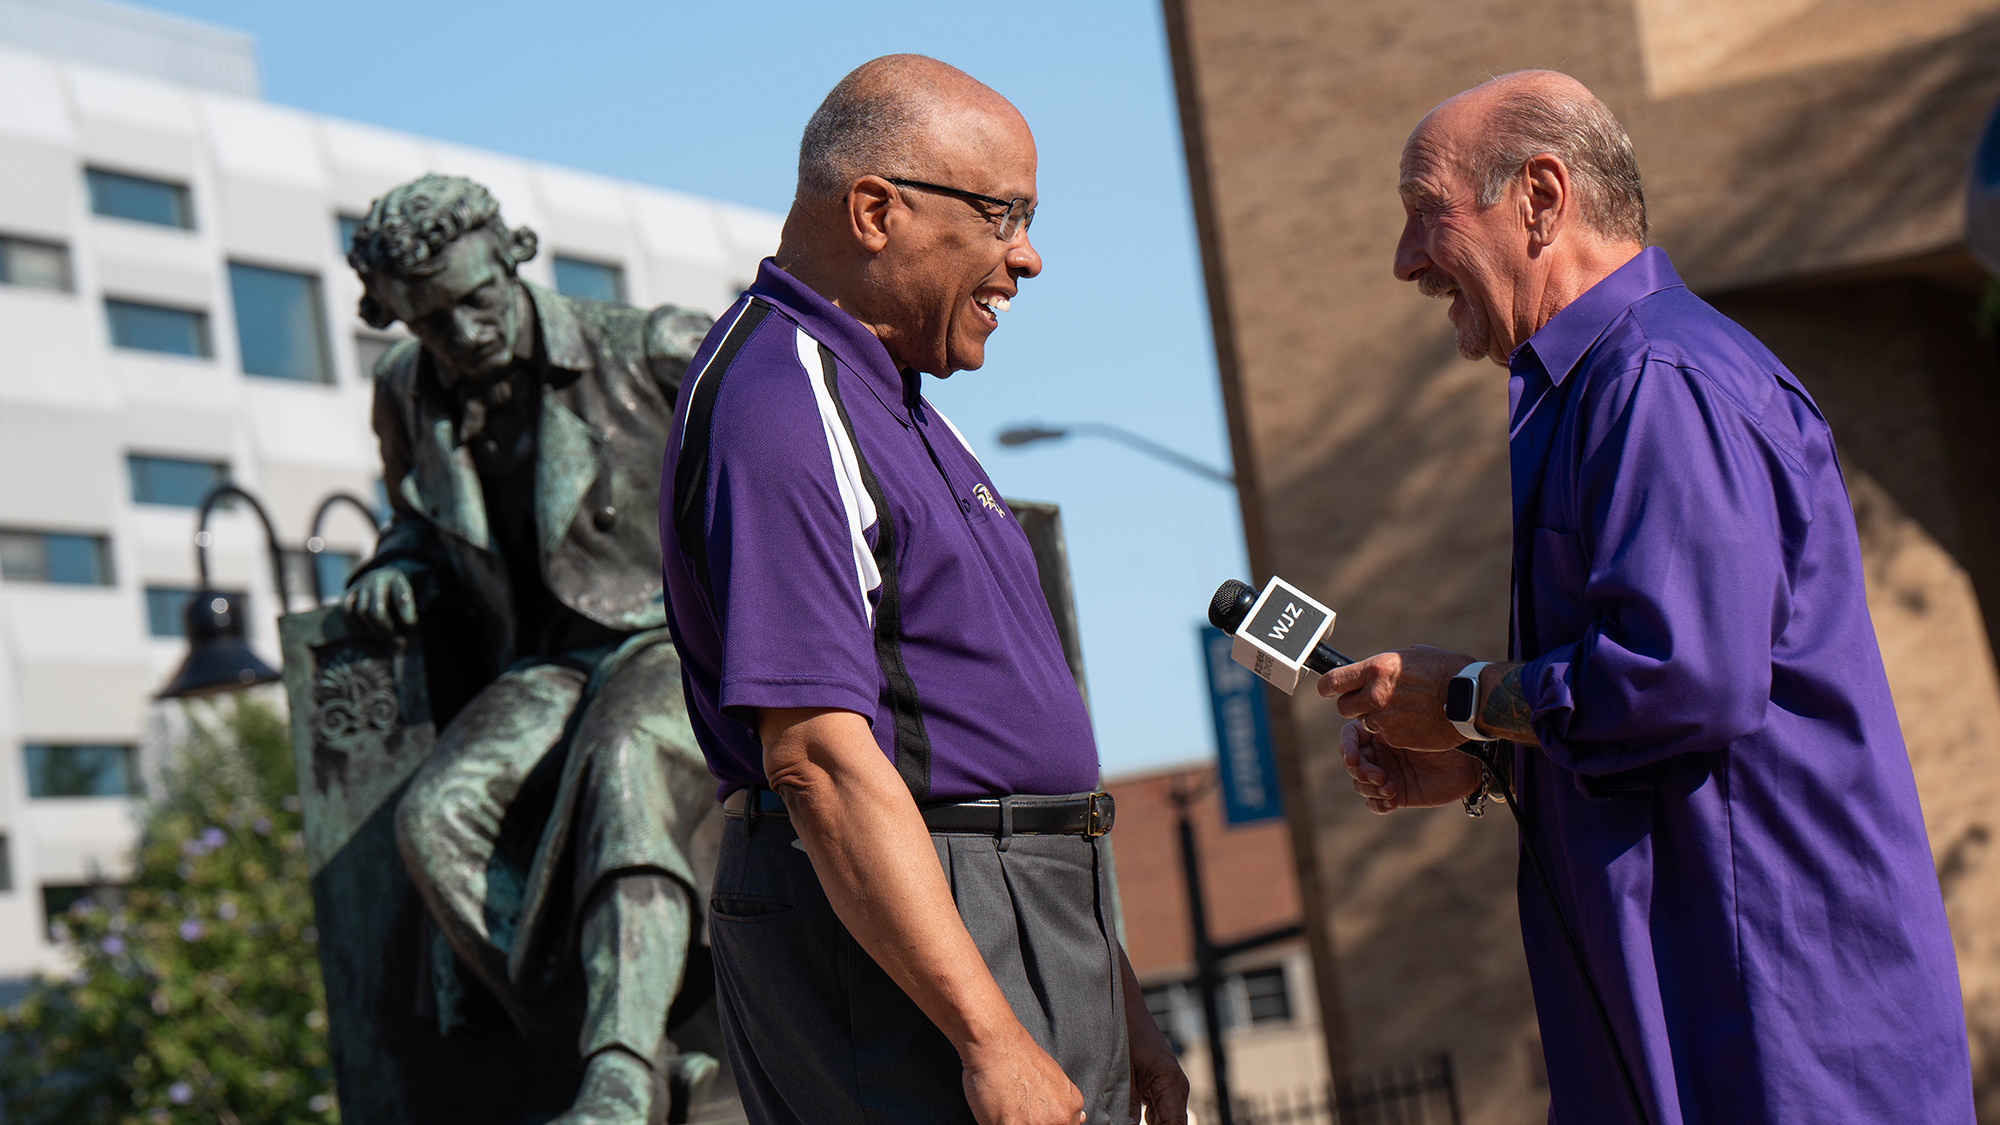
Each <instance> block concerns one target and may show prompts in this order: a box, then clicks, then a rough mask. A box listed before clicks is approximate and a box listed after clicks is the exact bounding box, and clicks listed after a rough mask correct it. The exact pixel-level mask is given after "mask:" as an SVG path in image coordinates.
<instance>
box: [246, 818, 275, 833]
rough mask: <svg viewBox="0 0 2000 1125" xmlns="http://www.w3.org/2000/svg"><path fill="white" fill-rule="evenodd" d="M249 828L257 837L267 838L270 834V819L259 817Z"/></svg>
mask: <svg viewBox="0 0 2000 1125" xmlns="http://www.w3.org/2000/svg"><path fill="white" fill-rule="evenodd" d="M250 828H251V830H252V831H254V832H255V833H257V835H259V836H269V835H270V834H271V818H270V817H268V816H260V817H258V818H257V819H256V820H253V821H251V822H250Z"/></svg>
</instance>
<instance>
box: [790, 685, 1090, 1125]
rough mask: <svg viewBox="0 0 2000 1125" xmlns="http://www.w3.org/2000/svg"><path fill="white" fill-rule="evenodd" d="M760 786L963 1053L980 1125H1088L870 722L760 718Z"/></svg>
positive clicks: (862, 929) (885, 963) (858, 934)
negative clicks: (958, 897) (957, 895)
mask: <svg viewBox="0 0 2000 1125" xmlns="http://www.w3.org/2000/svg"><path fill="white" fill-rule="evenodd" d="M757 729H758V734H759V736H760V737H761V739H762V741H763V743H764V775H765V777H766V778H768V779H769V780H770V783H771V788H772V789H774V790H776V791H777V792H778V793H779V794H780V795H782V796H783V797H784V800H785V807H786V809H787V810H789V811H790V812H791V816H792V827H793V828H794V829H795V830H797V832H798V834H799V842H800V844H801V845H803V850H804V851H805V853H806V858H807V859H809V860H811V861H812V866H813V873H814V874H816V875H818V876H819V882H820V886H821V887H823V888H825V890H826V897H827V901H828V902H829V903H830V904H831V905H832V906H833V912H834V913H835V914H837V915H839V916H840V920H841V922H842V923H843V924H844V925H846V927H847V930H848V932H849V933H851V934H853V935H854V940H855V941H856V942H858V943H860V945H861V948H862V949H864V950H866V951H867V952H868V955H869V956H870V957H873V958H874V959H875V963H876V964H878V965H880V966H882V971H883V972H885V973H887V974H889V979H891V980H893V981H895V982H896V985H897V987H899V988H901V989H902V990H903V992H904V993H905V994H906V995H908V996H909V998H910V999H911V1000H912V1001H914V1002H915V1003H916V1005H917V1007H918V1008H919V1009H921V1010H922V1011H923V1013H924V1015H926V1016H928V1017H930V1020H931V1022H932V1023H934V1024H936V1025H937V1027H938V1030H939V1031H942V1032H943V1033H944V1036H945V1038H946V1039H949V1040H950V1041H951V1045H952V1046H953V1047H954V1048H956V1049H957V1051H958V1057H959V1061H960V1063H961V1064H962V1065H963V1066H964V1068H965V1071H964V1076H963V1082H964V1087H965V1100H966V1102H967V1104H969V1105H970V1106H971V1107H972V1116H973V1118H974V1119H975V1120H977V1121H978V1122H979V1125H1080V1123H1081V1122H1082V1121H1083V1095H1082V1094H1080V1093H1078V1092H1077V1088H1076V1084H1075V1083H1074V1082H1071V1081H1070V1080H1069V1076H1068V1075H1067V1074H1064V1073H1063V1070H1062V1067H1060V1066H1058V1065H1056V1061H1055V1060H1054V1059H1052V1058H1050V1057H1049V1055H1048V1053H1047V1052H1046V1051H1044V1050H1042V1048H1041V1046H1040V1045H1039V1044H1037V1043H1036V1042H1035V1039H1034V1037H1033V1036H1032V1035H1029V1034H1028V1032H1027V1029H1025V1028H1023V1027H1022V1026H1021V1021H1020V1020H1019V1019H1018V1018H1016V1017H1015V1015H1014V1009H1013V1008H1011V1007H1009V1006H1008V1004H1007V998H1006V996H1005V995H1003V994H1002V993H1001V991H1000V986H999V985H997V984H995V983H994V981H993V974H992V973H991V972H990V971H988V970H987V968H986V962H985V960H984V959H982V958H981V956H980V953H979V947H978V946H977V945H976V944H974V943H973V940H972V935H971V934H970V933H968V932H967V931H966V929H965V923H964V921H963V920H961V919H960V918H959V914H958V906H957V903H956V902H955V901H954V900H953V899H952V895H951V884H950V883H949V882H947V881H946V880H945V876H944V868H943V867H941V866H939V865H938V856H937V848H936V846H935V845H934V844H932V843H931V835H930V829H928V828H926V827H924V820H923V814H922V813H920V812H918V811H917V803H916V801H915V800H914V799H913V798H911V796H910V789H909V786H907V785H905V784H904V782H903V779H902V777H901V776H899V775H898V774H897V773H896V767H895V765H894V764H892V763H891V762H890V761H889V759H888V758H887V757H886V756H884V755H883V753H882V748H881V747H880V746H879V745H877V744H876V742H875V735H874V734H873V733H872V732H871V731H870V730H869V727H868V720H867V719H864V718H862V717H861V716H860V715H857V714H855V713H853V712H852V711H840V710H827V709H797V710H766V711H762V712H760V713H759V714H758V722H757Z"/></svg>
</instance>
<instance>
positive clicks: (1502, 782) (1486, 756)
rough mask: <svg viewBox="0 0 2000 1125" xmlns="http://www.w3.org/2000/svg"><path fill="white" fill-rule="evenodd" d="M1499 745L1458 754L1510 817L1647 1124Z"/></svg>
mask: <svg viewBox="0 0 2000 1125" xmlns="http://www.w3.org/2000/svg"><path fill="white" fill-rule="evenodd" d="M1498 746H1499V743H1498V742H1497V741H1495V742H1467V743H1464V744H1462V745H1460V746H1459V748H1458V749H1459V752H1460V753H1463V754H1468V755H1470V756H1471V757H1472V758H1473V759H1474V760H1475V761H1477V762H1478V763H1479V765H1480V768H1481V769H1482V770H1483V771H1484V772H1485V774H1486V784H1487V785H1488V786H1489V787H1490V788H1491V789H1492V791H1493V792H1495V793H1497V794H1498V795H1499V797H1500V800H1501V803H1502V804H1505V805H1506V806H1507V811H1508V812H1510V813H1512V814H1513V815H1514V827H1515V828H1516V829H1517V830H1519V832H1520V834H1521V850H1522V851H1524V852H1526V853H1528V866H1530V867H1532V868H1534V869H1535V879H1536V881H1537V882H1539V883H1541V885H1542V894H1543V896H1544V897H1546V898H1547V899H1548V900H1549V912H1550V913H1552V914H1554V915H1555V917H1556V928H1557V929H1558V930H1561V931H1562V936H1563V944H1564V945H1565V946H1567V947H1568V948H1569V957H1570V960H1571V961H1572V962H1573V963H1575V965H1576V975H1577V976H1580V977H1582V978H1583V987H1584V990H1585V991H1586V992H1588V993H1589V994H1590V1006H1591V1009H1592V1010H1593V1011H1595V1012H1596V1013H1597V1022H1598V1025H1599V1026H1600V1027H1602V1028H1603V1029H1604V1041H1605V1042H1606V1043H1608V1044H1610V1046H1611V1057H1612V1059H1613V1060H1614V1061H1616V1062H1617V1064H1618V1077H1619V1079H1620V1080H1622V1081H1623V1082H1624V1085H1625V1096H1626V1098H1628V1099H1629V1100H1630V1101H1631V1103H1632V1113H1633V1116H1635V1117H1636V1118H1638V1120H1639V1123H1640V1125H1649V1122H1650V1120H1651V1119H1650V1118H1648V1117H1647V1116H1646V1105H1645V1103H1644V1102H1643V1101H1641V1100H1640V1098H1639V1083H1638V1082H1637V1080H1635V1079H1634V1078H1633V1076H1632V1066H1631V1064H1630V1063H1629V1062H1627V1061H1626V1059H1625V1051H1624V1048H1622V1047H1620V1046H1619V1044H1618V1033H1617V1032H1615V1031H1613V1030H1612V1027H1611V1011H1610V1009H1609V1008H1606V1007H1605V1005H1604V994H1603V993H1601V992H1599V991H1598V989H1597V981H1596V979H1595V978H1593V977H1592V976H1591V975H1590V967H1589V966H1588V965H1586V964H1584V960H1583V946H1582V945H1581V944H1579V943H1578V942H1577V940H1576V933H1575V932H1574V931H1572V930H1571V929H1570V927H1569V919H1568V918H1566V917H1564V916H1563V909H1562V903H1560V902H1558V901H1556V889H1555V885H1554V884H1553V883H1551V882H1549V873H1548V869H1547V868H1545V867H1543V866H1542V857H1541V853H1540V852H1538V851H1536V850H1535V837H1534V834H1533V833H1531V832H1529V831H1528V821H1527V817H1526V814H1525V813H1523V812H1522V811H1521V802H1520V800H1519V798H1518V795H1517V794H1516V793H1515V792H1514V786H1513V779H1512V777H1511V776H1510V775H1511V774H1512V772H1513V771H1512V770H1511V769H1510V770H1508V771H1507V772H1506V773H1505V774H1503V773H1502V772H1501V770H1500V752H1499V750H1498Z"/></svg>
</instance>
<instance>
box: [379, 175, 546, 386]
mask: <svg viewBox="0 0 2000 1125" xmlns="http://www.w3.org/2000/svg"><path fill="white" fill-rule="evenodd" d="M534 256H535V232H534V231H532V230H529V229H528V228H527V227H518V228H515V229H514V230H508V229H507V224H506V223H504V222H502V221H501V219H500V204H499V203H498V202H496V201H495V200H494V198H493V195H492V193H491V192H488V191H487V190H486V189H485V188H484V187H481V186H480V185H478V184H476V183H473V182H472V181H471V180H468V179H464V178H463V177H459V176H439V175H426V176H424V177H422V178H420V179H415V180H411V181H410V182H409V183H407V184H402V185H400V186H398V187H394V188H391V189H390V190H389V191H388V193H386V194H385V195H383V196H382V198H380V199H378V200H376V201H375V203H374V205H373V206H371V207H369V209H368V217H367V218H366V219H363V220H362V221H361V225H360V226H358V227H356V228H355V230H354V241H353V244H352V245H351V246H350V248H349V250H348V254H347V263H348V264H349V265H351V266H353V267H354V272H356V273H358V274H360V275H361V284H362V286H363V288H364V289H365V290H366V292H365V294H364V295H363V296H362V298H361V319H362V320H365V321H367V322H368V324H369V325H371V326H372V327H375V328H387V327H388V326H389V325H391V324H393V323H395V322H396V321H399V320H400V321H402V322H403V323H404V324H405V325H406V326H408V327H409V329H410V332H411V333H412V334H413V335H415V336H416V337H417V339H418V340H420V341H422V342H423V344H424V346H425V347H427V348H429V349H430V350H431V353H432V354H433V355H434V356H436V357H437V358H438V359H439V360H441V361H442V362H441V363H440V364H439V365H438V366H439V373H440V375H441V376H442V377H443V378H445V379H446V380H448V381H449V380H455V379H469V380H472V381H474V382H480V383H483V382H487V381H490V380H492V379H495V378H498V377H499V376H500V375H502V374H503V373H505V372H506V370H507V368H508V366H509V365H511V364H512V363H513V360H514V354H515V348H516V345H517V344H518V343H519V342H520V341H521V333H522V331H523V328H524V326H525V323H526V320H527V317H528V315H529V303H528V301H527V299H526V297H525V295H524V294H523V293H522V292H520V282H519V280H518V279H517V278H516V277H515V269H516V268H517V267H518V266H519V265H520V264H521V263H522V262H525V261H527V260H528V259H530V258H532V257H534Z"/></svg>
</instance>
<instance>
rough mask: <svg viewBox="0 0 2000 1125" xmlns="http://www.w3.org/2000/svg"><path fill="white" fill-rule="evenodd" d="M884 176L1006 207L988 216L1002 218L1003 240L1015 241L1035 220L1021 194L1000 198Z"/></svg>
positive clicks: (911, 185) (908, 185) (900, 183)
mask: <svg viewBox="0 0 2000 1125" xmlns="http://www.w3.org/2000/svg"><path fill="white" fill-rule="evenodd" d="M882 178H883V179H885V180H887V181H889V182H890V183H892V184H895V185H896V186H897V187H905V188H918V189H920V190H922V191H934V192H937V193H938V194H939V195H949V196H952V197H954V198H957V199H963V200H965V201H966V202H967V203H985V204H989V205H991V206H994V207H1003V208H1005V209H1006V211H1007V213H1006V214H1004V215H999V216H994V215H988V216H986V217H987V218H989V219H991V218H996V217H997V218H998V219H999V220H1000V231H999V239H1000V241H1002V242H1012V241H1014V237H1015V236H1016V235H1018V234H1020V233H1021V232H1022V231H1024V230H1027V229H1028V228H1029V227H1030V226H1031V225H1033V224H1034V221H1035V208H1034V207H1032V206H1030V205H1029V202H1028V200H1027V199H1025V198H1022V197H1019V196H1017V197H1015V198H1013V199H1000V198H998V197H996V196H991V195H981V194H979V193H978V192H976V191H966V190H965V189H963V188H955V187H946V186H944V185H943V184H929V183H925V182H924V181H922V180H906V179H903V178H902V177H900V176H884V177H882Z"/></svg>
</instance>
